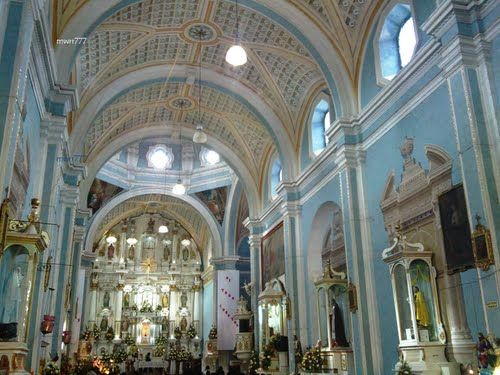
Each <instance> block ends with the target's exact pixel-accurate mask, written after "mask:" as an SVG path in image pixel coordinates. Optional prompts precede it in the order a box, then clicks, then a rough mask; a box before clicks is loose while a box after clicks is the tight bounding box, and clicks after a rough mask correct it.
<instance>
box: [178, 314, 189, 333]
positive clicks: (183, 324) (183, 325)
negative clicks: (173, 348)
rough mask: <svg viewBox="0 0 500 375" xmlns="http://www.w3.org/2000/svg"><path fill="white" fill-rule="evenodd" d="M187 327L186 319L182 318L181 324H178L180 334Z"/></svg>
mask: <svg viewBox="0 0 500 375" xmlns="http://www.w3.org/2000/svg"><path fill="white" fill-rule="evenodd" d="M187 325H188V322H187V319H186V317H185V316H183V317H182V319H181V323H180V327H181V331H182V332H186V329H187Z"/></svg>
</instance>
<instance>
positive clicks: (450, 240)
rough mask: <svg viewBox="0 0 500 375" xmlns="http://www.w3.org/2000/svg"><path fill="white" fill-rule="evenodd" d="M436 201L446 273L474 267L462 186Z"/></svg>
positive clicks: (456, 187)
mask: <svg viewBox="0 0 500 375" xmlns="http://www.w3.org/2000/svg"><path fill="white" fill-rule="evenodd" d="M438 201H439V216H440V217H441V228H442V231H443V241H444V251H445V255H446V267H447V269H448V273H453V272H457V271H458V272H461V271H465V270H466V269H469V268H472V267H474V254H473V252H472V241H471V233H470V226H469V219H468V216H467V207H466V204H465V194H464V189H463V186H462V185H458V186H455V187H453V188H452V189H451V190H448V191H447V192H445V193H444V194H442V195H440V196H439V198H438Z"/></svg>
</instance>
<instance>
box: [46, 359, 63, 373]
mask: <svg viewBox="0 0 500 375" xmlns="http://www.w3.org/2000/svg"><path fill="white" fill-rule="evenodd" d="M60 373H61V371H60V370H59V367H58V366H57V364H56V363H55V362H52V361H51V362H49V364H48V365H47V366H46V367H45V368H44V369H43V375H59V374H60Z"/></svg>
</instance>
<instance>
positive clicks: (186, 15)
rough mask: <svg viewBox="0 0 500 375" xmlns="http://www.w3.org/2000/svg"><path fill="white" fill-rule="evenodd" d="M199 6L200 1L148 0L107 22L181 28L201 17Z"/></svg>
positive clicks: (125, 9)
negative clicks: (184, 24)
mask: <svg viewBox="0 0 500 375" xmlns="http://www.w3.org/2000/svg"><path fill="white" fill-rule="evenodd" d="M199 4H200V1H199V0H161V1H159V0H146V1H141V2H138V3H135V4H132V5H130V6H128V7H126V8H124V9H122V10H120V11H118V12H117V13H115V14H114V15H113V16H111V17H110V18H108V20H107V22H123V23H138V24H142V25H147V26H153V27H179V26H180V25H182V24H183V23H185V22H187V21H189V20H192V19H194V18H197V17H198V16H199V10H198V5H199Z"/></svg>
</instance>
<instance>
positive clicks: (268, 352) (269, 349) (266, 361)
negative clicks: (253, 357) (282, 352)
mask: <svg viewBox="0 0 500 375" xmlns="http://www.w3.org/2000/svg"><path fill="white" fill-rule="evenodd" d="M273 355H274V347H273V345H271V344H270V343H269V344H267V345H266V346H265V347H264V351H263V352H262V355H261V358H260V359H261V361H260V364H261V365H262V368H263V369H264V370H267V369H269V367H270V366H271V361H272V358H273Z"/></svg>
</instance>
